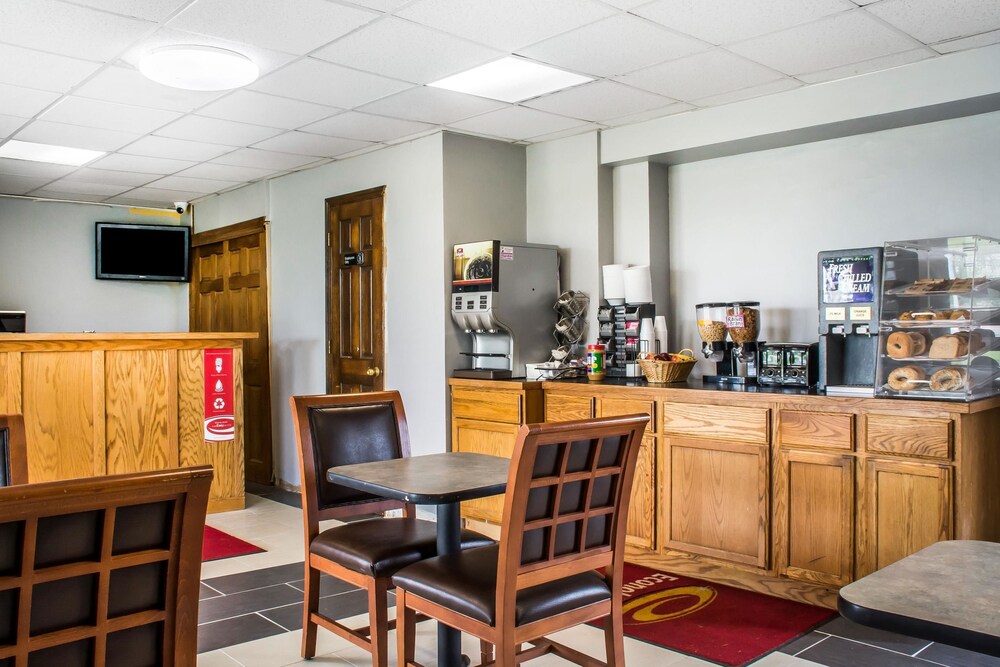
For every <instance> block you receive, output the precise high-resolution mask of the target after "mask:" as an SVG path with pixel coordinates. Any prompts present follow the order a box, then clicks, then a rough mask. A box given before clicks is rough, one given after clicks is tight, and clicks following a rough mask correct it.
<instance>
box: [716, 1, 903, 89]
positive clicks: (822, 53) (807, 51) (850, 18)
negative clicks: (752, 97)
mask: <svg viewBox="0 0 1000 667" xmlns="http://www.w3.org/2000/svg"><path fill="white" fill-rule="evenodd" d="M915 46H917V43H916V42H915V41H913V40H912V39H910V38H908V37H905V36H904V35H901V34H899V33H898V32H896V31H894V30H892V29H891V28H887V27H886V26H885V25H884V24H882V23H880V22H879V21H878V20H877V19H873V18H872V17H871V16H869V15H868V14H867V13H865V12H864V11H862V10H856V11H853V12H848V13H846V14H838V15H836V16H831V17H829V18H825V19H821V20H819V21H815V22H813V23H809V24H806V25H801V26H798V27H795V28H790V29H788V30H782V31H781V32H775V33H772V34H770V35H764V36H763V37H755V38H753V39H749V40H747V41H745V42H739V43H738V44H733V45H731V46H729V47H728V48H729V50H730V51H734V52H735V53H739V54H741V55H743V56H746V57H747V58H749V59H751V60H756V61H757V62H759V63H763V64H765V65H767V66H768V67H773V68H774V69H776V70H778V71H781V72H784V73H785V74H790V75H793V76H794V75H797V74H804V73H806V72H816V71H818V70H824V69H831V68H833V67H840V66H842V65H850V64H851V63H857V62H861V61H864V60H871V59H872V58H878V57H881V56H887V55H889V54H891V53H899V52H900V51H910V50H912V49H913V48H914V47H915Z"/></svg>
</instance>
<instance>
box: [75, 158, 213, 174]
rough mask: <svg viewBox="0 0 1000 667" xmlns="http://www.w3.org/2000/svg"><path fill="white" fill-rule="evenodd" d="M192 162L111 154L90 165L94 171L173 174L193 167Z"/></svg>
mask: <svg viewBox="0 0 1000 667" xmlns="http://www.w3.org/2000/svg"><path fill="white" fill-rule="evenodd" d="M194 164H195V163H194V162H189V161H186V160H168V159H166V158H162V157H145V156H142V155H124V154H122V153H113V154H111V155H108V156H105V157H102V158H101V159H100V160H97V161H95V162H93V163H91V164H90V165H88V166H90V167H94V168H96V169H114V170H119V171H140V172H144V173H148V174H160V175H163V174H173V173H174V172H178V171H180V170H181V169H187V168H188V167H193V166H194Z"/></svg>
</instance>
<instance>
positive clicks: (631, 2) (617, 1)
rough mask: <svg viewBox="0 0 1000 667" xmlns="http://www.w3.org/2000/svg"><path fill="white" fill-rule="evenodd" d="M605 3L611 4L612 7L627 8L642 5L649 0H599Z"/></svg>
mask: <svg viewBox="0 0 1000 667" xmlns="http://www.w3.org/2000/svg"><path fill="white" fill-rule="evenodd" d="M601 2H603V3H604V4H606V5H611V6H612V7H617V8H618V9H624V10H626V11H627V10H629V9H632V8H633V7H638V6H639V5H644V4H646V3H648V2H649V0H601Z"/></svg>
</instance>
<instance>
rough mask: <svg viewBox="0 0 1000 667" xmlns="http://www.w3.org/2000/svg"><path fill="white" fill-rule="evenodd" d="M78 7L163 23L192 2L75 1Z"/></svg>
mask: <svg viewBox="0 0 1000 667" xmlns="http://www.w3.org/2000/svg"><path fill="white" fill-rule="evenodd" d="M73 1H74V2H75V3H76V4H78V5H87V6H88V7H94V8H95V9H103V10H104V11H107V12H114V13H115V14H121V15H122V16H131V17H134V18H137V19H146V20H147V21H162V20H163V19H165V18H167V17H168V16H170V14H172V13H173V12H174V11H176V10H177V9H178V8H180V7H182V6H183V5H186V4H188V2H190V0H142V2H136V1H135V0H73Z"/></svg>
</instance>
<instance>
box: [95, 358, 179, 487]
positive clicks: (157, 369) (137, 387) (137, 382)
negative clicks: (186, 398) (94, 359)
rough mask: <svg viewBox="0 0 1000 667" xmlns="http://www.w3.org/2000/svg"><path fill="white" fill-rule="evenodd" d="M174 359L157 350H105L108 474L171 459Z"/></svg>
mask: <svg viewBox="0 0 1000 667" xmlns="http://www.w3.org/2000/svg"><path fill="white" fill-rule="evenodd" d="M171 359H176V357H175V356H174V354H173V353H171V352H168V351H161V350H125V351H117V350H112V351H108V352H107V353H105V396H106V399H105V400H106V405H107V457H108V461H107V469H108V474H111V475H116V474H123V473H130V472H146V471H153V470H164V469H166V468H170V467H172V466H171V462H173V463H174V464H176V460H177V457H176V454H173V455H172V454H171V452H170V451H169V450H171V449H175V448H176V446H177V445H176V442H177V439H176V432H177V384H176V382H177V381H176V363H171Z"/></svg>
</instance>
